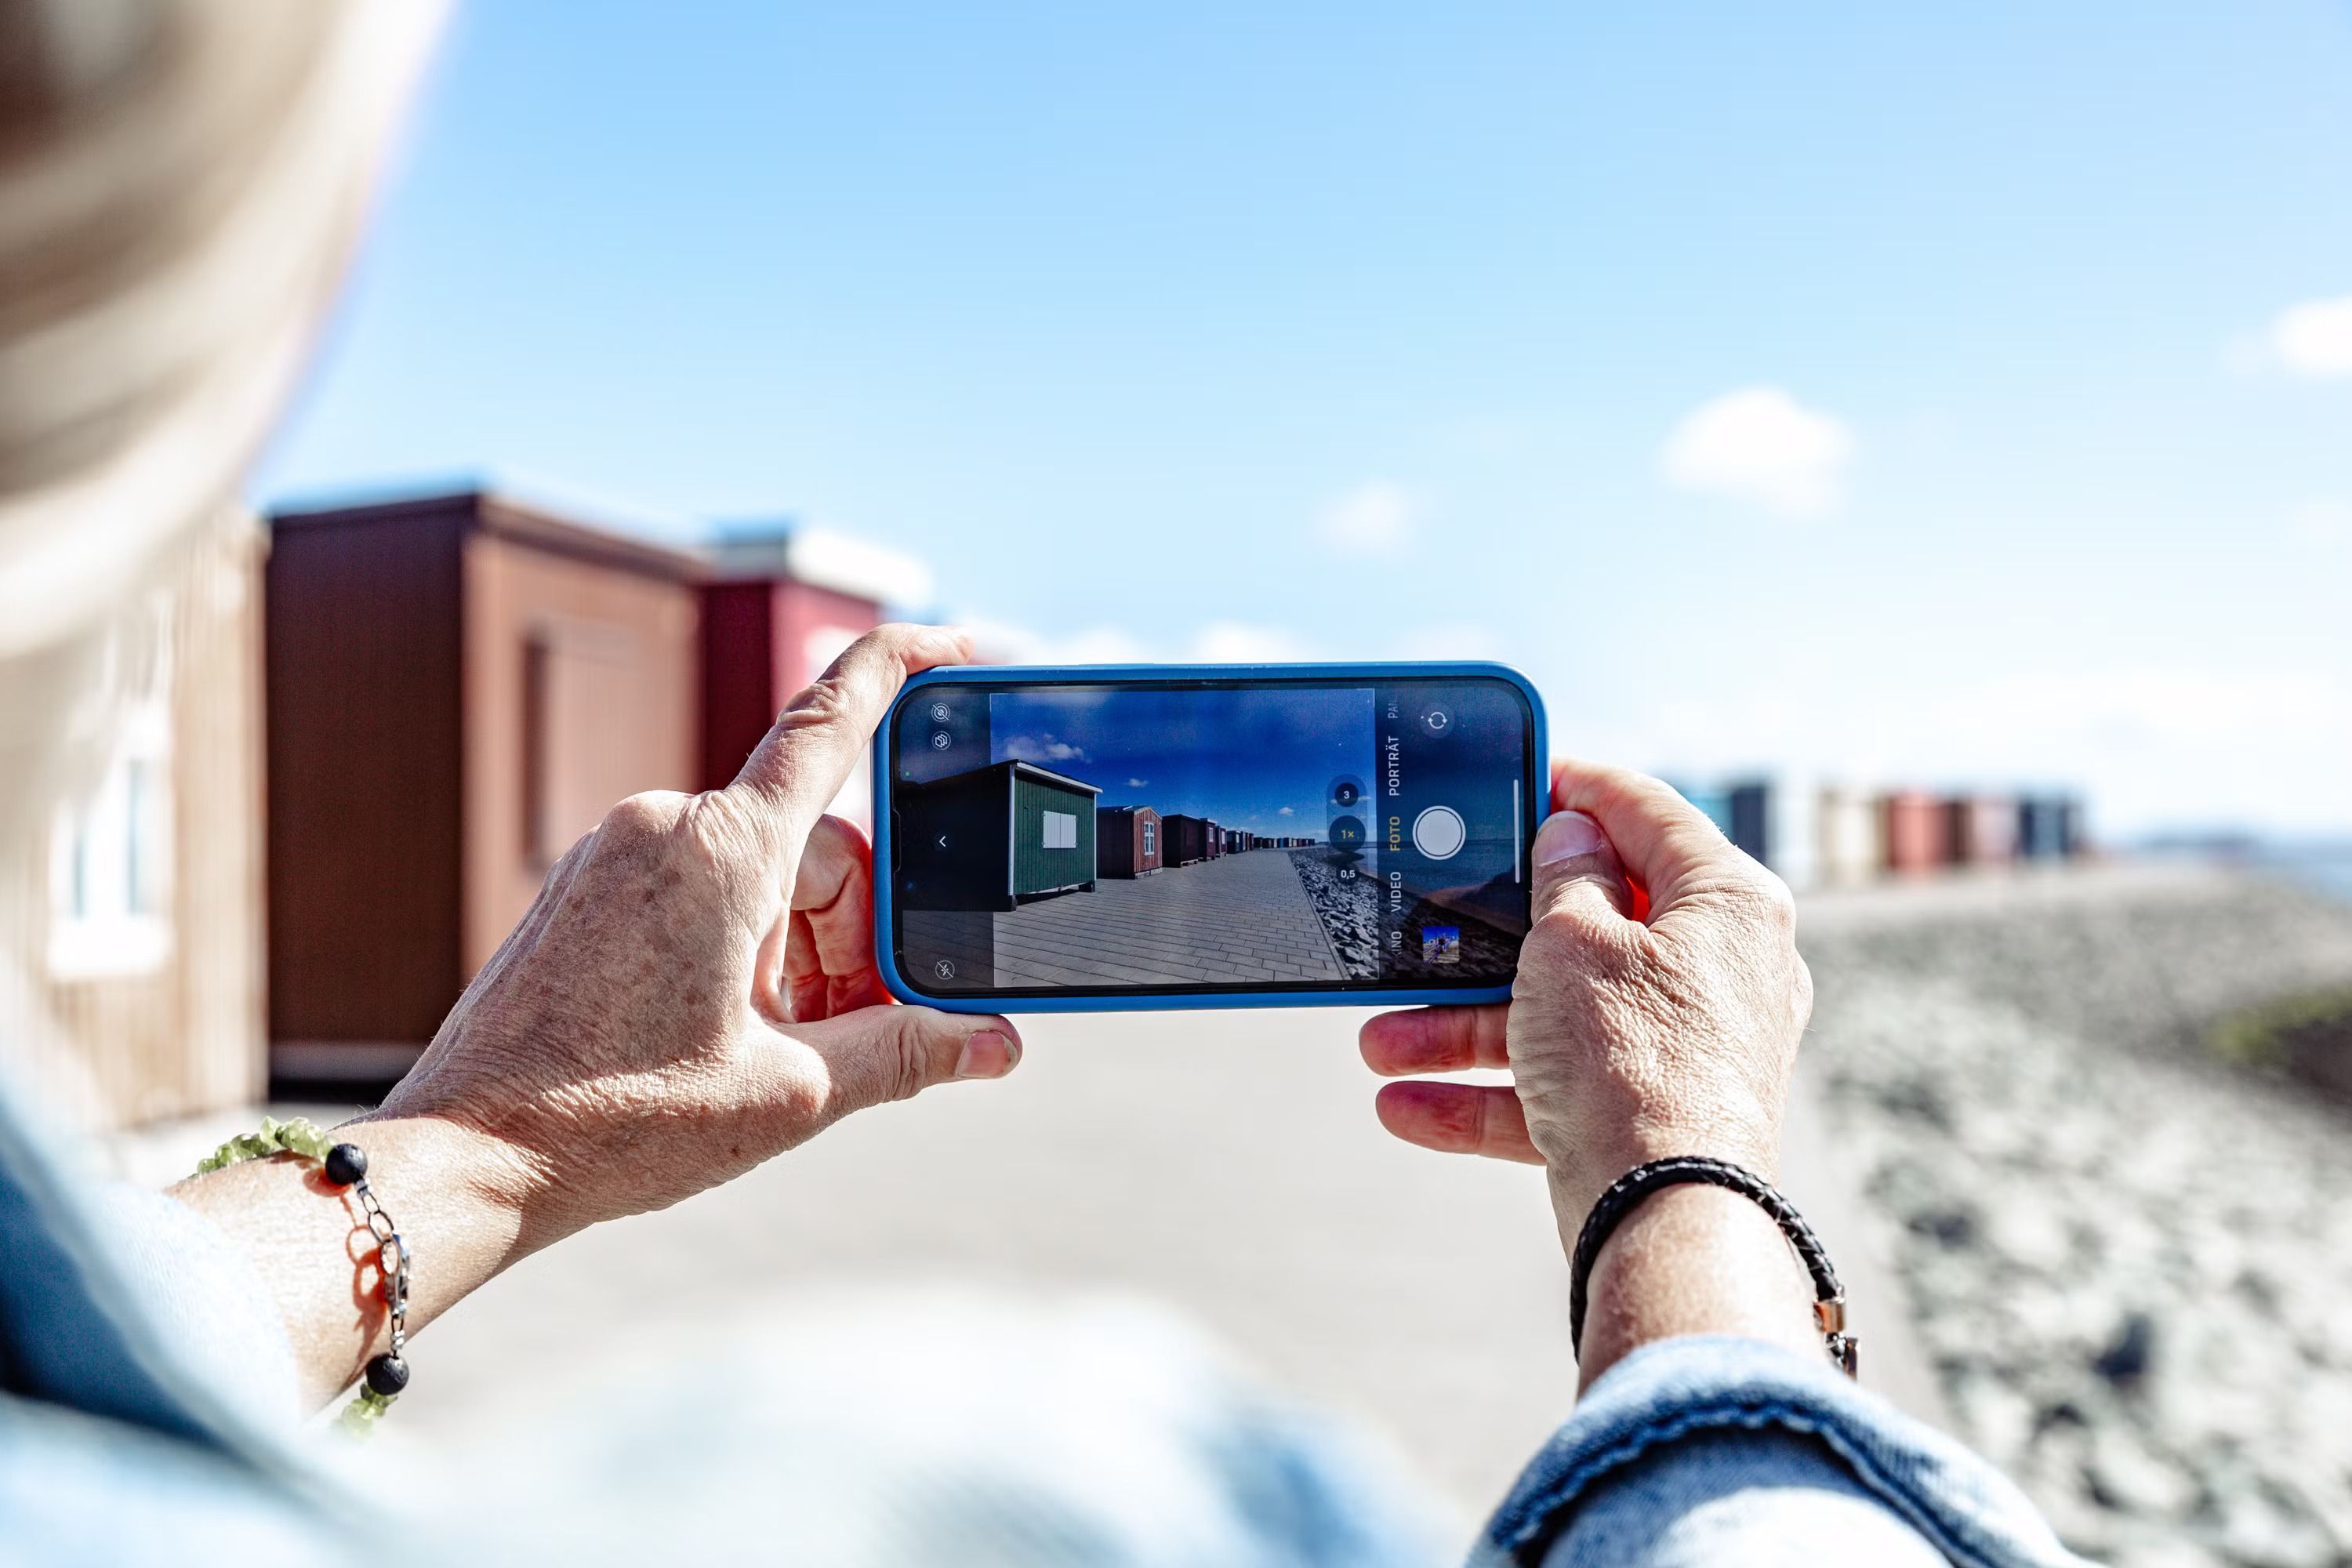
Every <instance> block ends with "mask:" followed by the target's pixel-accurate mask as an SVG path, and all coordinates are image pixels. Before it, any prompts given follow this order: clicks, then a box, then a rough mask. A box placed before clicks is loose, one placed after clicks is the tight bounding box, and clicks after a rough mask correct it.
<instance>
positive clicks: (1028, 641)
mask: <svg viewBox="0 0 2352 1568" xmlns="http://www.w3.org/2000/svg"><path fill="white" fill-rule="evenodd" d="M958 624H959V625H961V626H962V627H963V628H964V629H965V630H966V631H968V632H970V633H971V640H972V646H973V649H974V651H975V652H977V653H978V655H979V656H980V658H981V661H982V663H984V664H1141V663H1145V662H1148V661H1149V660H1150V658H1151V657H1152V656H1151V654H1150V652H1149V651H1148V650H1147V649H1146V648H1145V647H1144V646H1143V645H1142V644H1141V643H1139V642H1138V641H1137V640H1136V639H1135V638H1134V637H1131V636H1130V635H1129V634H1128V633H1126V632H1124V631H1121V630H1120V629H1119V628H1118V627H1117V626H1088V627H1087V628H1085V629H1084V630H1081V631H1076V632H1071V633H1067V634H1066V635H1060V636H1048V635H1046V634H1045V633H1042V632H1036V631H1032V630H1031V629H1029V628H1028V627H1026V626H1006V625H1003V623H1001V622H995V621H980V620H965V621H961V622H959V623H958Z"/></svg>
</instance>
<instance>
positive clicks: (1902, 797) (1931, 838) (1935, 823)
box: [1878, 790, 1952, 876]
mask: <svg viewBox="0 0 2352 1568" xmlns="http://www.w3.org/2000/svg"><path fill="white" fill-rule="evenodd" d="M1878 809H1879V811H1880V813H1881V814H1882V815H1883V816H1885V822H1886V868H1887V869H1888V870H1890V871H1895V872H1900V873H1903V874H1905V875H1908V876H1917V875H1920V874H1922V873H1925V872H1928V871H1932V870H1935V869H1936V868H1937V867H1939V866H1943V865H1945V864H1947V863H1948V862H1949V861H1950V859H1951V858H1952V852H1951V832H1950V822H1951V818H1950V816H1949V815H1948V813H1947V812H1946V811H1945V809H1944V803H1943V802H1942V801H1940V800H1937V798H1936V797H1935V796H1933V795H1926V794H1923V793H1922V792H1920V791H1918V790H1896V791H1895V792H1894V793H1893V794H1891V795H1886V796H1885V797H1884V798H1882V799H1881V800H1880V801H1879V803H1878Z"/></svg>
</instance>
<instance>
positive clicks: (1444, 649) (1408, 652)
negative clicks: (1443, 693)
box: [1396, 621, 1509, 659]
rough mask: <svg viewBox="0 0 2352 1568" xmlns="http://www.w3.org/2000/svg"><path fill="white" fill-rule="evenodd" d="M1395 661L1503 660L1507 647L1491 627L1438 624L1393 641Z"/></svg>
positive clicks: (1505, 642) (1497, 632)
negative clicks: (1440, 659)
mask: <svg viewBox="0 0 2352 1568" xmlns="http://www.w3.org/2000/svg"><path fill="white" fill-rule="evenodd" d="M1396 657H1397V658H1442V659H1463V658H1488V659H1501V658H1508V657H1509V653H1508V644H1507V641H1506V639H1505V637H1504V636H1503V634H1502V632H1501V631H1500V630H1499V629H1497V628H1496V627H1495V626H1486V625H1481V624H1478V623H1475V622H1470V621H1441V622H1438V623H1436V624H1434V625H1432V626H1414V627H1412V628H1411V629H1409V630H1407V631H1406V632H1405V633H1404V634H1403V635H1402V637H1398V638H1397V643H1396Z"/></svg>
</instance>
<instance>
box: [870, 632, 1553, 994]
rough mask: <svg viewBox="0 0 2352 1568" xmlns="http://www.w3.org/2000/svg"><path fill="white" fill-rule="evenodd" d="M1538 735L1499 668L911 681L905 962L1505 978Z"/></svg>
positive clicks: (1050, 975)
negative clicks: (1440, 673)
mask: <svg viewBox="0 0 2352 1568" xmlns="http://www.w3.org/2000/svg"><path fill="white" fill-rule="evenodd" d="M1535 746H1536V741H1535V720H1534V715H1533V713H1532V711H1531V710H1530V708H1529V705H1528V700H1527V698H1526V696H1525V694H1524V693H1522V692H1521V691H1520V690H1519V689H1518V688H1517V687H1516V686H1515V685H1513V684H1512V683H1511V682H1510V681H1508V680H1505V679H1497V678H1494V677H1477V676H1463V677H1452V678H1428V679H1396V680H1390V681H1380V680H1360V681H1351V680H1346V679H1306V678H1302V679H1279V680H1270V681H1269V680H1255V681H1246V680H1231V681H1227V680H1217V679H1188V680H1171V681H1166V682H1153V681H1139V680H1118V681H1107V682H1104V683H1102V684H1098V685H1087V684H1082V683H1074V684H1069V685H1062V684H1050V685H1049V684H1042V683H1035V682H1011V683H1004V682H1000V683H997V684H993V685H992V684H991V683H990V682H989V681H988V680H987V679H984V678H982V677H981V676H978V675H975V677H974V679H971V681H970V682H964V681H961V680H958V681H948V682H940V683H935V684H931V685H927V686H924V687H922V688H920V689H918V690H915V691H913V692H910V693H908V696H907V697H906V698H905V699H903V700H901V702H900V704H899V706H898V710H897V713H896V716H895V718H894V721H893V722H892V724H891V727H890V731H889V766H890V780H891V790H890V811H891V824H892V828H891V831H892V843H893V849H894V855H893V859H894V862H895V864H894V866H893V868H892V870H891V877H892V892H893V924H894V926H895V930H894V931H893V933H892V938H893V940H894V942H895V943H896V952H897V957H898V969H899V973H901V975H903V976H904V977H905V979H906V981H907V982H908V984H910V985H911V986H912V987H914V988H915V989H916V990H918V991H920V992H924V993H928V994H935V995H941V996H950V995H952V996H970V995H971V994H974V993H985V994H990V995H1004V996H1014V995H1037V996H1045V995H1052V994H1055V993H1057V992H1059V993H1064V994H1067V993H1070V992H1073V991H1085V992H1089V993H1104V994H1117V993H1120V992H1130V993H1135V994H1153V995H1169V994H1202V995H1213V994H1218V993H1232V992H1254V993H1255V992H1305V991H1333V990H1367V989H1373V990H1377V989H1382V988H1386V989H1394V990H1430V989H1450V988H1457V987H1458V988H1461V989H1465V990H1467V989H1483V988H1487V987H1492V986H1496V985H1500V984H1508V983H1509V981H1510V978H1511V976H1512V973H1514V971H1515V969H1516V966H1517V956H1518V949H1519V942H1520V940H1521V938H1522V937H1524V936H1525V934H1526V932H1527V930H1528V857H1527V850H1528V838H1529V836H1530V834H1531V833H1532V831H1533V827H1534V822H1535V816H1536V815H1537V813H1536V812H1535V811H1533V810H1531V808H1530V805H1529V803H1530V801H1531V800H1533V801H1538V802H1539V801H1540V798H1541V797H1540V796H1539V795H1537V793H1536V792H1537V790H1538V788H1539V787H1540V785H1539V783H1538V777H1539V775H1538V767H1539V759H1538V758H1537V757H1536V755H1535Z"/></svg>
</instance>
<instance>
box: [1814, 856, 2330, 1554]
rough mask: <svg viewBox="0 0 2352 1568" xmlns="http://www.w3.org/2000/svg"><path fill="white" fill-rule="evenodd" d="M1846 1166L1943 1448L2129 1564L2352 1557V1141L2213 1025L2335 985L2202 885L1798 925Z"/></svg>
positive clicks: (1855, 915) (2259, 896) (1888, 897)
mask: <svg viewBox="0 0 2352 1568" xmlns="http://www.w3.org/2000/svg"><path fill="white" fill-rule="evenodd" d="M1802 945H1803V947H1804V949H1805V952H1806V954H1807V956H1808V958H1809V960H1810V961H1811V963H1812V966H1813V971H1814V975H1815V980H1816V983H1817V991H1818V1000H1817V1004H1816V1007H1815V1013H1814V1031H1813V1035H1812V1037H1811V1038H1810V1039H1809V1040H1808V1043H1807V1047H1806V1048H1807V1051H1808V1054H1809V1058H1810V1070H1811V1072H1812V1073H1813V1074H1814V1075H1815V1078H1816V1081H1817V1082H1818V1083H1819V1084H1820V1085H1821V1087H1822V1094H1823V1100H1824V1102H1825V1109H1826V1115H1827V1118H1828V1121H1829V1125H1830V1128H1831V1131H1832V1135H1833V1137H1834V1139H1835V1141H1836V1142H1837V1143H1838V1144H1839V1146H1840V1156H1841V1163H1842V1164H1843V1166H1844V1167H1845V1168H1846V1169H1848V1170H1850V1171H1852V1172H1853V1173H1856V1174H1857V1176H1858V1178H1859V1179H1860V1180H1861V1181H1862V1183H1863V1187H1864V1197H1865V1201H1866V1211H1865V1218H1864V1223H1865V1224H1866V1225H1868V1226H1871V1227H1872V1228H1874V1230H1875V1231H1876V1232H1877V1233H1878V1234H1877V1235H1876V1236H1875V1237H1874V1241H1875V1242H1876V1244H1877V1247H1878V1249H1879V1250H1880V1251H1881V1252H1883V1254H1884V1255H1885V1257H1887V1258H1889V1259H1891V1260H1892V1262H1893V1265H1894V1268H1895V1273H1896V1275H1897V1277H1898V1278H1899V1279H1901V1280H1902V1281H1903V1284H1904V1287H1905V1289H1906V1294H1907V1296H1908V1297H1909V1300H1910V1306H1911V1308H1912V1310H1913V1312H1914V1314H1915V1315H1916V1320H1917V1331H1918V1334H1919V1337H1920V1339H1921V1341H1922V1342H1923V1343H1924V1344H1925V1346H1926V1349H1927V1354H1928V1356H1929V1357H1930V1358H1931V1361H1932V1363H1933V1365H1934V1368H1935V1372H1936V1373H1937V1377H1938V1379H1939V1381H1940V1383H1941V1384H1942V1388H1943V1392H1944V1394H1945V1396H1946V1398H1947V1400H1948V1403H1949V1405H1950V1407H1951V1410H1952V1412H1953V1415H1954V1418H1955V1419H1956V1421H1957V1423H1958V1426H1959V1428H1960V1432H1961V1435H1962V1436H1965V1437H1966V1438H1968V1439H1969V1441H1970V1442H1971V1443H1972V1444H1974V1445H1975V1446H1976V1447H1979V1449H1980V1450H1981V1451H1983V1452H1985V1453H1986V1454H1988V1455H1990V1457H1991V1458H1993V1459H1994V1460H1996V1461H1997V1462H1999V1463H2000V1465H2001V1466H2002V1467H2003V1468H2006V1469H2007V1470H2008V1471H2009V1472H2010V1473H2011V1475H2012V1476H2013V1477H2015V1478H2016V1479H2018V1481H2019V1482H2020V1483H2021V1485H2022V1486H2024V1488H2025V1489H2026V1490H2027V1491H2028V1492H2029V1493H2031V1494H2032V1497H2033V1498H2034V1500H2036V1501H2037V1502H2039V1503H2040V1504H2041V1505H2042V1507H2043V1508H2044V1510H2047V1512H2048V1513H2049V1515H2050V1516H2051V1518H2052V1520H2053V1522H2054V1523H2055V1524H2056V1525H2057V1526H2058V1528H2059V1530H2060V1531H2061V1532H2062V1533H2063V1535H2064V1536H2065V1537H2066V1538H2067V1540H2068V1541H2069V1542H2071V1543H2072V1544H2074V1546H2075V1547H2076V1548H2077V1549H2078V1550H2081V1551H2083V1552H2086V1553H2088V1554H2090V1555H2093V1556H2095V1557H2100V1558H2103V1559H2105V1560H2108V1561H2111V1562H2115V1563H2125V1564H2173V1563H2184V1564H2185V1563H2230V1564H2240V1563H2244V1564H2305V1563H2330V1564H2332V1563H2352V1203H2347V1199H2352V1116H2347V1112H2346V1111H2345V1110H2344V1109H2342V1108H2341V1107H2340V1106H2332V1105H2330V1104H2328V1103H2326V1102H2325V1101H2324V1100H2320V1099H2318V1098H2317V1097H2315V1096H2313V1095H2310V1094H2308V1093H2305V1092H2299V1091H2297V1090H2296V1089H2294V1088H2293V1087H2292V1086H2290V1085H2287V1084H2284V1083H2282V1082H2278V1081H2275V1080H2272V1079H2263V1078H2258V1077H2254V1076H2252V1075H2249V1074H2246V1073H2243V1072H2241V1071H2238V1070H2235V1069H2231V1068H2226V1067H2224V1066H2222V1065H2221V1064H2220V1063H2218V1062H2216V1061H2214V1060H2213V1059H2211V1058H2210V1057H2209V1056H2208V1055H2207V1053H2206V1051H2205V1050H2204V1048H2203V1047H2202V1044H2201V1041H2202V1038H2203V1035H2204V1032H2205V1030H2206V1028H2207V1027H2208V1026H2210V1023H2211V1022H2212V1020H2213V1019H2214V1018H2216V1017H2217V1016H2221V1014H2224V1013H2226V1012H2228V1011H2230V1010H2231V1009H2234V1008H2237V1007H2241V1006H2244V1005H2250V1004H2252V1003H2255V1002H2259V1001H2263V1000H2265V999H2267V998H2270V997H2272V996H2274V995H2277V994H2282V993H2284V992H2288V991H2292V990H2296V989H2300V988H2304V987H2309V986H2315V985H2321V984H2340V983H2342V982H2343V981H2344V980H2346V979H2347V977H2352V908H2346V907H2343V906H2340V905H2335V904H2329V903H2326V902H2322V901H2319V900H2315V899H2312V898H2310V897H2308V896H2306V895H2304V894H2301V893H2297V892H2292V891H2289V890H2287V889H2284V888H2282V887H2278V886H2274V885H2272V884H2269V883H2265V882H2260V881H2256V880H2252V879H2245V878H2238V877H2231V876H2225V875H2222V874H2219V873H2202V872H2200V873H2182V872H2168V873H2164V874H2161V875H2131V874H2120V873H2118V874H2099V873H2092V874H2090V875H2087V876H2085V877H2082V878H2077V879H2061V880H2059V881H2054V882H2043V881H2029V880H2021V881H2019V882H2016V883H2013V884H2008V885H1997V884H1979V885H1976V886H1973V887H1962V888H1955V889H1924V890H1923V889H1906V890H1904V891H1901V892H1893V893H1888V894H1885V895H1875V896H1871V895H1865V896H1858V897H1855V898H1853V899H1849V900H1834V899H1830V900H1809V902H1808V904H1807V906H1806V912H1805V929H1804V932H1803V939H1802Z"/></svg>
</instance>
